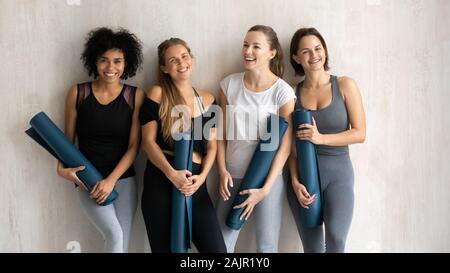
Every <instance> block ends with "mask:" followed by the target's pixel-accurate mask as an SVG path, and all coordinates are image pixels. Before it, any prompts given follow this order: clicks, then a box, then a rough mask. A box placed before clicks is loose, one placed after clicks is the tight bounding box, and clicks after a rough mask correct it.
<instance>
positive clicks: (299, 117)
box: [294, 109, 323, 228]
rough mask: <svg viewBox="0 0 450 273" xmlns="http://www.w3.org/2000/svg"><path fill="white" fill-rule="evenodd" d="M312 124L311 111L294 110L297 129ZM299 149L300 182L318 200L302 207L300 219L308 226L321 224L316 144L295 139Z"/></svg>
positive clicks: (320, 197)
mask: <svg viewBox="0 0 450 273" xmlns="http://www.w3.org/2000/svg"><path fill="white" fill-rule="evenodd" d="M304 123H308V124H312V117H311V112H310V111H308V110H303V109H297V110H295V112H294V126H295V128H296V129H297V128H298V126H299V125H300V124H304ZM295 147H296V151H297V170H298V174H299V178H298V179H299V180H300V183H302V184H303V185H304V186H305V187H306V190H307V191H308V192H309V194H310V195H311V196H312V195H314V194H315V195H316V200H315V201H314V202H313V203H311V204H310V205H308V207H309V209H305V208H303V207H302V208H300V212H299V213H300V219H301V220H302V221H303V223H304V224H305V226H306V227H310V228H312V227H316V226H320V225H321V224H322V221H323V216H322V196H321V190H320V176H319V167H318V164H317V153H316V146H315V145H314V144H313V143H311V142H310V141H308V140H300V139H297V138H296V139H295Z"/></svg>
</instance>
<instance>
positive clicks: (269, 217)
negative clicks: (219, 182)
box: [217, 175, 285, 253]
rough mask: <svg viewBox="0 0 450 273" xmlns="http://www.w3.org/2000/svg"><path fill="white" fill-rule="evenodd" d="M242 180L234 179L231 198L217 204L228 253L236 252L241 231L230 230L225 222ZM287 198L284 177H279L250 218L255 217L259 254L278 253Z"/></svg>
mask: <svg viewBox="0 0 450 273" xmlns="http://www.w3.org/2000/svg"><path fill="white" fill-rule="evenodd" d="M241 182H242V179H236V178H233V185H234V187H233V188H230V193H231V198H230V199H229V200H228V201H226V202H224V201H223V199H222V198H219V201H218V202H217V217H218V218H219V223H220V227H221V228H222V234H223V239H224V241H225V245H226V247H227V252H228V253H232V252H234V248H235V246H236V241H237V239H238V236H239V232H240V230H234V229H231V228H229V227H228V226H227V225H226V224H225V221H226V219H227V216H228V212H229V211H230V209H232V205H233V200H234V197H235V196H236V194H237V192H238V189H239V186H240V185H241ZM284 196H285V184H284V181H283V176H282V175H279V176H278V177H277V179H276V180H275V183H274V184H273V186H272V189H271V190H270V193H269V194H268V195H267V196H266V197H265V198H264V199H263V200H262V201H261V202H259V203H258V204H257V205H256V206H255V208H254V210H253V212H252V214H251V215H250V217H253V215H254V217H255V229H256V245H257V251H258V252H259V253H276V252H278V240H279V237H280V228H281V218H282V215H283V199H284Z"/></svg>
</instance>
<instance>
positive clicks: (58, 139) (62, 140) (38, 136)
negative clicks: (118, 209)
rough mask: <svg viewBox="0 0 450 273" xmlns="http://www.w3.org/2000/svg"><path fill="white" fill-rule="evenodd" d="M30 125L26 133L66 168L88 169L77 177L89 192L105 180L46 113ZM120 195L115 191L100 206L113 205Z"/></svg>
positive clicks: (80, 172) (36, 117) (33, 120)
mask: <svg viewBox="0 0 450 273" xmlns="http://www.w3.org/2000/svg"><path fill="white" fill-rule="evenodd" d="M30 125H31V128H29V129H28V130H26V131H25V133H26V134H27V135H29V136H30V137H31V138H32V139H33V140H35V141H36V142H37V143H38V144H40V145H41V146H42V147H43V148H44V149H46V150H47V151H48V152H49V153H50V154H52V155H53V156H54V157H55V158H56V159H58V160H59V161H61V162H62V163H63V164H64V166H66V167H68V168H75V167H78V166H85V167H86V168H85V169H84V170H82V171H78V172H77V176H78V178H79V179H80V180H81V182H83V184H84V185H85V186H86V188H88V190H89V191H91V190H92V189H93V188H94V186H95V184H96V183H97V182H98V181H100V180H103V176H102V175H101V174H100V172H99V171H98V170H97V169H96V168H95V167H94V165H92V163H90V162H89V160H87V158H86V157H85V156H84V155H83V154H82V153H81V152H80V151H79V150H78V149H77V147H75V145H74V144H73V143H72V142H70V141H69V140H68V139H67V137H66V136H65V135H64V133H63V132H62V131H61V130H60V129H59V128H58V127H57V126H56V124H55V123H53V121H51V120H50V118H49V117H48V116H47V115H46V114H45V113H44V112H40V113H37V114H36V115H35V116H34V117H33V118H32V119H31V120H30ZM118 195H119V194H118V193H117V192H116V191H115V190H113V191H112V192H111V193H110V194H109V196H108V198H106V200H105V202H103V203H102V204H100V205H101V206H106V205H109V204H111V203H112V202H114V200H115V199H116V198H117V196H118Z"/></svg>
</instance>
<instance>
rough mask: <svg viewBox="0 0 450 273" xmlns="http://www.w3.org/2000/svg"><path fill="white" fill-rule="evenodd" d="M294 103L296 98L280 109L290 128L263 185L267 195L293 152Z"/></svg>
mask: <svg viewBox="0 0 450 273" xmlns="http://www.w3.org/2000/svg"><path fill="white" fill-rule="evenodd" d="M294 105H295V102H294V100H292V101H290V102H288V103H286V104H284V105H283V106H282V107H281V108H280V111H279V112H280V113H279V114H280V116H282V117H284V118H285V119H286V121H287V122H288V128H287V130H286V133H285V134H284V136H283V140H282V142H281V145H280V148H279V149H278V151H277V153H276V155H275V158H274V160H273V162H272V166H271V167H270V171H269V174H268V175H267V178H266V181H265V182H264V186H263V187H262V190H263V191H264V193H265V195H267V194H268V193H269V192H270V189H271V188H272V186H273V183H274V182H275V180H276V178H277V177H278V175H279V174H280V172H281V171H282V169H283V167H284V164H285V163H286V160H287V159H288V157H289V154H290V152H291V143H292V112H293V111H294Z"/></svg>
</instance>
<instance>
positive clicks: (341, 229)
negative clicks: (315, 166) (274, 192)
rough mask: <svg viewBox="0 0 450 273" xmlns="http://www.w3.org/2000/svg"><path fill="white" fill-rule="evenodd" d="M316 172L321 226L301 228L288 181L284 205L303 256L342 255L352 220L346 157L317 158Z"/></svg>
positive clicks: (350, 175)
mask: <svg viewBox="0 0 450 273" xmlns="http://www.w3.org/2000/svg"><path fill="white" fill-rule="evenodd" d="M318 162H319V171H320V179H321V181H320V182H321V183H320V185H321V190H322V198H323V199H322V204H323V218H324V223H325V234H324V229H323V225H322V226H320V227H316V228H307V227H305V226H304V225H303V224H302V223H301V221H300V217H299V213H298V211H299V210H300V208H301V206H300V203H299V202H298V200H297V196H296V195H295V193H294V191H293V190H292V185H291V184H290V181H291V180H290V178H289V179H288V181H289V182H288V183H289V184H288V187H287V188H288V190H287V195H288V201H289V206H290V207H291V210H292V213H293V215H294V219H295V223H296V224H297V229H298V232H299V234H300V238H301V240H302V244H303V250H304V252H305V253H310V252H325V251H326V252H344V251H345V241H346V239H347V234H348V231H349V229H350V224H351V222H352V216H353V204H354V193H353V183H354V176H353V167H352V162H351V160H350V157H349V155H348V154H344V155H319V156H318Z"/></svg>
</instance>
